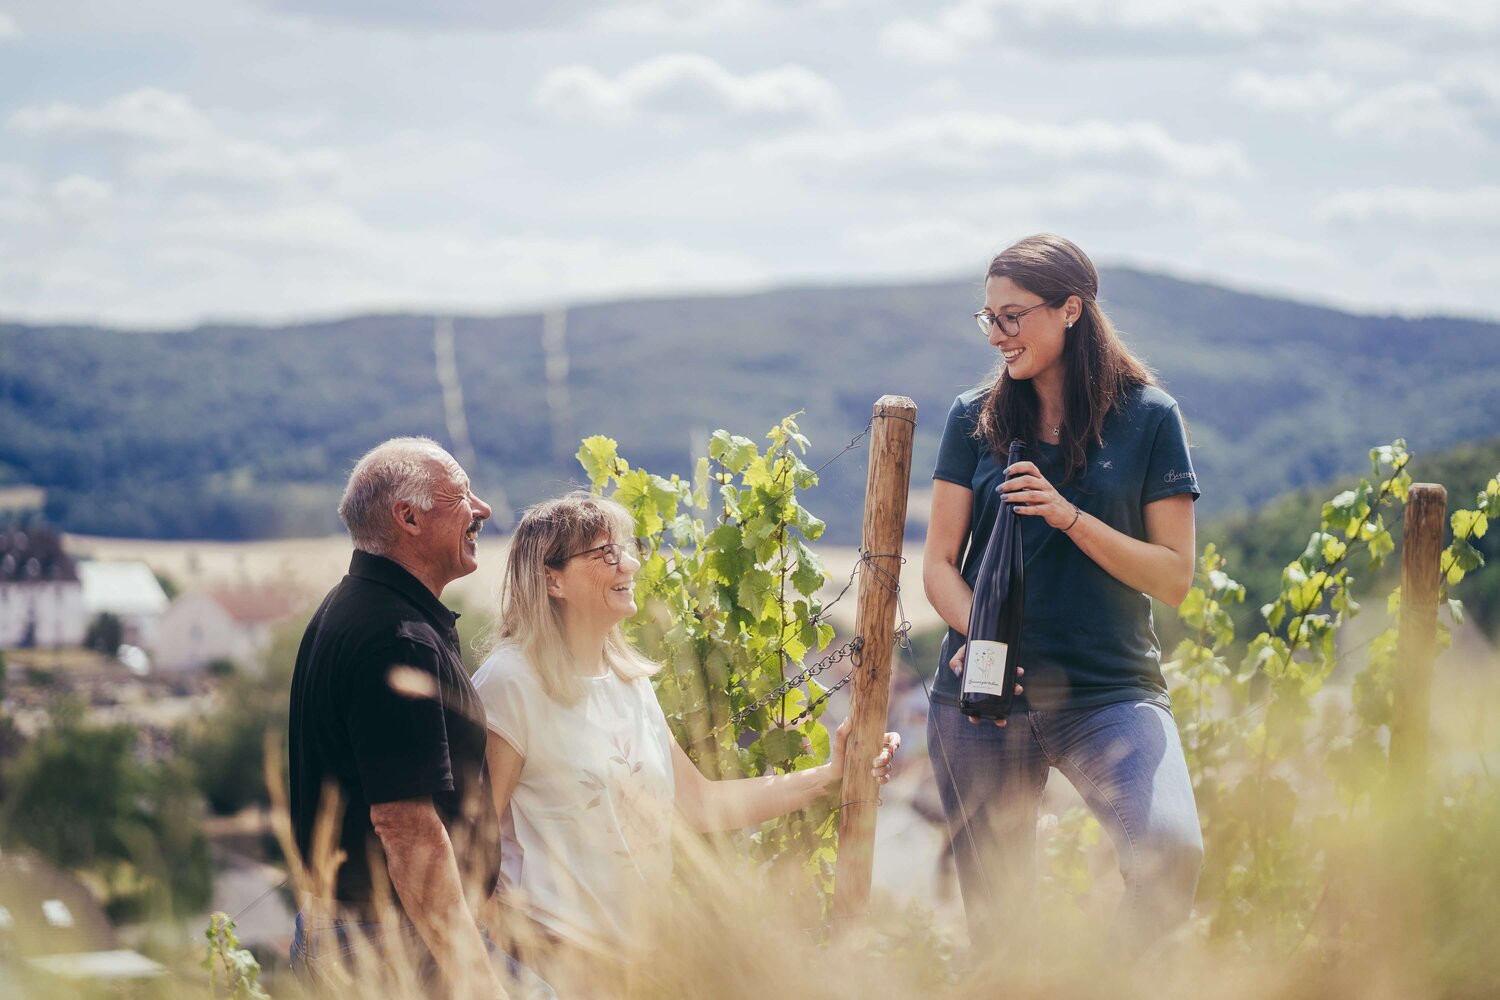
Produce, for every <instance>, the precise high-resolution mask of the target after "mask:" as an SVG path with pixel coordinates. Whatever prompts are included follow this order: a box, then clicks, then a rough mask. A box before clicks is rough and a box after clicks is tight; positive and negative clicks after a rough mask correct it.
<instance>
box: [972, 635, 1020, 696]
mask: <svg viewBox="0 0 1500 1000" xmlns="http://www.w3.org/2000/svg"><path fill="white" fill-rule="evenodd" d="M1009 652H1010V647H1009V646H1007V645H1006V644H1005V643H1003V642H992V641H990V640H987V639H972V640H970V641H969V648H968V649H966V650H964V685H963V690H964V694H994V695H1003V694H1004V693H1005V686H1004V684H1005V657H1006V654H1008V653H1009Z"/></svg>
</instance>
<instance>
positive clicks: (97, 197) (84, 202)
mask: <svg viewBox="0 0 1500 1000" xmlns="http://www.w3.org/2000/svg"><path fill="white" fill-rule="evenodd" d="M114 193H115V192H114V187H113V185H111V184H109V183H108V182H106V181H101V180H98V179H97V178H94V177H85V176H83V175H82V174H70V175H69V176H67V177H64V178H63V179H62V180H59V181H54V182H53V183H52V185H51V186H50V187H49V188H48V194H49V195H50V196H51V198H52V201H53V202H54V203H55V204H56V205H57V206H58V207H59V208H61V209H63V210H64V211H68V212H74V213H78V214H87V213H88V212H91V211H93V210H94V209H96V208H99V207H100V206H102V205H104V204H106V203H108V202H109V201H110V199H112V198H113V197H114Z"/></svg>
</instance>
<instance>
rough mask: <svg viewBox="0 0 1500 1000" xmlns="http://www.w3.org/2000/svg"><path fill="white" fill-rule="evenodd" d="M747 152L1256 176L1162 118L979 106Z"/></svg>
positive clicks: (788, 160)
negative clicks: (1173, 131) (1106, 162)
mask: <svg viewBox="0 0 1500 1000" xmlns="http://www.w3.org/2000/svg"><path fill="white" fill-rule="evenodd" d="M748 155H749V157H750V158H751V159H753V160H755V161H757V162H761V163H767V164H776V165H787V166H791V167H793V168H796V167H811V168H814V169H817V168H820V167H835V168H838V169H839V171H841V172H842V171H843V170H846V169H847V168H850V167H856V166H864V167H868V168H869V169H871V170H874V171H877V172H879V171H885V172H890V171H892V170H903V169H909V168H912V167H916V168H920V169H922V170H924V171H936V172H944V171H947V172H960V173H978V174H985V173H989V172H992V171H994V170H995V169H996V168H997V165H998V164H999V163H1001V162H1009V163H1012V164H1013V163H1014V162H1015V159H1016V158H1017V157H1018V156H1024V157H1026V158H1028V159H1032V160H1041V161H1049V160H1055V161H1061V162H1077V161H1081V160H1091V159H1095V158H1103V159H1130V158H1140V159H1144V160H1147V161H1149V162H1150V163H1152V164H1153V165H1156V166H1160V167H1165V168H1167V169H1168V170H1171V171H1172V172H1174V173H1177V174H1182V175H1186V176H1227V177H1248V176H1249V175H1250V174H1251V169H1250V164H1249V161H1248V160H1247V159H1246V157H1245V154H1244V152H1243V151H1242V150H1241V149H1240V148H1239V146H1237V145H1235V144H1234V143H1231V142H1226V141H1218V142H1209V143H1193V142H1184V141H1182V140H1180V139H1176V138H1174V137H1173V136H1171V135H1170V134H1168V133H1167V132H1166V130H1165V129H1163V128H1162V127H1161V126H1160V125H1158V124H1156V123H1155V122H1141V121H1137V122H1109V121H1098V120H1087V121H1082V122H1078V123H1076V124H1071V125H1060V124H1055V123H1052V122H1023V121H1018V120H1016V119H1013V118H1007V117H1005V116H1003V115H993V114H978V113H973V112H948V113H945V114H940V115H934V116H929V117H926V118H908V119H905V120H902V121H899V122H896V123H895V124H893V125H889V126H886V127H883V128H875V129H867V130H860V129H844V130H839V131H827V132H816V133H802V134H797V135H791V136H785V137H781V138H776V139H770V140H766V141H763V142H760V143H757V144H754V145H752V146H751V147H750V148H749V150H748Z"/></svg>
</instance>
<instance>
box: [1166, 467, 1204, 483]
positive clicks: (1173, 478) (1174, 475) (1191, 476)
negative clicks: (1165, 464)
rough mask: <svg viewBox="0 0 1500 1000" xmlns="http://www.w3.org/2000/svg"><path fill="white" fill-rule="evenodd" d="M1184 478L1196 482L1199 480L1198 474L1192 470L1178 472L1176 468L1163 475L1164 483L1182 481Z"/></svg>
mask: <svg viewBox="0 0 1500 1000" xmlns="http://www.w3.org/2000/svg"><path fill="white" fill-rule="evenodd" d="M1184 479H1186V480H1189V481H1191V482H1195V483H1196V482H1197V481H1198V476H1197V475H1196V474H1195V473H1192V472H1178V471H1176V470H1175V469H1174V470H1173V471H1171V472H1169V473H1167V474H1166V475H1165V476H1162V477H1161V481H1162V482H1164V483H1180V482H1182V481H1183V480H1184Z"/></svg>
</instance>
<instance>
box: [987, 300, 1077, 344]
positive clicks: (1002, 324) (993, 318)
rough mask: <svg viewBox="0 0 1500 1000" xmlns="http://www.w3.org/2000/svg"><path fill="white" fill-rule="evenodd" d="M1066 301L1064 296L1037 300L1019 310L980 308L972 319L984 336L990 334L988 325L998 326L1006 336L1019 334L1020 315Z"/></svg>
mask: <svg viewBox="0 0 1500 1000" xmlns="http://www.w3.org/2000/svg"><path fill="white" fill-rule="evenodd" d="M1066 301H1068V300H1067V299H1066V298H1061V299H1053V300H1052V301H1050V302H1038V303H1037V304H1036V305H1034V306H1030V307H1028V308H1026V309H1022V310H1021V311H1020V312H1003V313H992V312H990V311H989V310H988V309H981V310H979V311H978V312H977V313H975V314H974V320H975V322H977V323H978V324H979V329H981V330H983V331H984V335H985V337H986V338H988V337H989V335H990V327H992V326H998V327H999V328H1000V332H1001V333H1003V334H1005V335H1006V336H1007V337H1015V336H1019V335H1020V333H1021V317H1022V316H1025V315H1026V314H1027V313H1029V312H1036V311H1037V310H1038V309H1043V308H1045V307H1047V306H1060V305H1062V304H1063V303H1064V302H1066Z"/></svg>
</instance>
